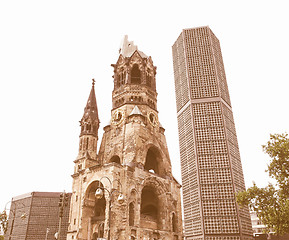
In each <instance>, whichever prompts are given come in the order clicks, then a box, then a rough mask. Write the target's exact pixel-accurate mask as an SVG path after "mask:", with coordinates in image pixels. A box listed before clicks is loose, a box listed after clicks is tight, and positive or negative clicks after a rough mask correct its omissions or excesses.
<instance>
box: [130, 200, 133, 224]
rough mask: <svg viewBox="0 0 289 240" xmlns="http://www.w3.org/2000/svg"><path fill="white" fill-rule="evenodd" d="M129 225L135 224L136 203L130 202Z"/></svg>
mask: <svg viewBox="0 0 289 240" xmlns="http://www.w3.org/2000/svg"><path fill="white" fill-rule="evenodd" d="M129 226H134V204H133V203H132V202H131V203H130V204H129Z"/></svg>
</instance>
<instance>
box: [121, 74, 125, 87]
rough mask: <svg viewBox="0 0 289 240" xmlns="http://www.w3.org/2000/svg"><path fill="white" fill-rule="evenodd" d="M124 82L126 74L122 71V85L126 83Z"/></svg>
mask: <svg viewBox="0 0 289 240" xmlns="http://www.w3.org/2000/svg"><path fill="white" fill-rule="evenodd" d="M124 83H125V74H124V72H122V73H121V74H120V85H124Z"/></svg>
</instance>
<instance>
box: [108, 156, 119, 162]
mask: <svg viewBox="0 0 289 240" xmlns="http://www.w3.org/2000/svg"><path fill="white" fill-rule="evenodd" d="M110 162H114V163H118V164H120V158H119V156H117V155H115V156H113V157H112V158H111V159H110Z"/></svg>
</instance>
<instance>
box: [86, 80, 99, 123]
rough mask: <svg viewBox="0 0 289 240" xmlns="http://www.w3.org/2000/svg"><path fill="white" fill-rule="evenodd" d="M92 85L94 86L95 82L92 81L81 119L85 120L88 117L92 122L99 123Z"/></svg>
mask: <svg viewBox="0 0 289 240" xmlns="http://www.w3.org/2000/svg"><path fill="white" fill-rule="evenodd" d="M94 85H95V80H94V79H92V88H91V91H90V94H89V97H88V100H87V103H86V106H85V108H84V114H83V117H82V118H83V119H87V118H89V117H90V118H91V120H92V121H94V120H97V121H99V119H98V109H97V104H96V97H95V90H94Z"/></svg>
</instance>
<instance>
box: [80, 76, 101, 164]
mask: <svg viewBox="0 0 289 240" xmlns="http://www.w3.org/2000/svg"><path fill="white" fill-rule="evenodd" d="M94 85H95V80H94V79H92V88H91V91H90V95H89V97H88V100H87V104H86V106H85V108H84V114H83V117H82V119H81V121H80V126H81V131H80V136H79V138H80V139H79V154H78V158H80V157H83V156H90V158H91V159H93V160H96V155H97V141H98V129H99V123H100V122H99V118H98V109H97V104H96V97H95V90H94Z"/></svg>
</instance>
